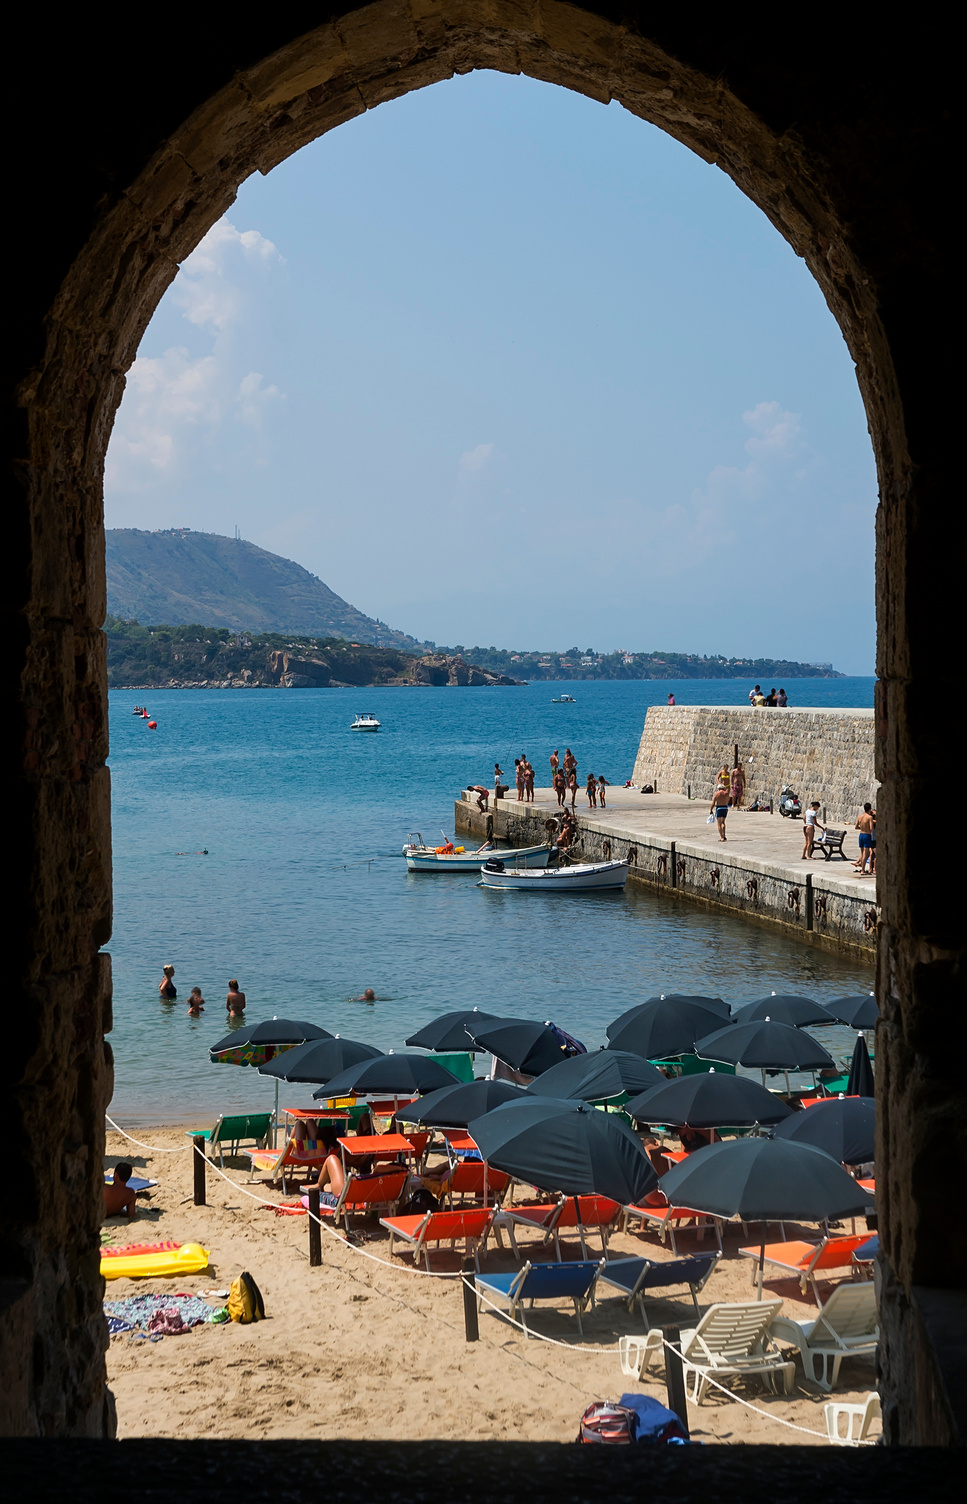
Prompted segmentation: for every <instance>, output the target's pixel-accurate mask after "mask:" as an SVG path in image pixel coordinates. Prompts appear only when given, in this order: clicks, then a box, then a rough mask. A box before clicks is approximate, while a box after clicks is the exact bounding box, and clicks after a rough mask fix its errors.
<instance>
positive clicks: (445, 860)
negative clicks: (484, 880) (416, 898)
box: [403, 830, 551, 872]
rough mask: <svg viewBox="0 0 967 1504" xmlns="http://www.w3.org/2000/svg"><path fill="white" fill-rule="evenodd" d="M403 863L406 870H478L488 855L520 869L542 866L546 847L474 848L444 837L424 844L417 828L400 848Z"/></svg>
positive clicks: (489, 844)
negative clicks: (435, 841) (435, 843)
mask: <svg viewBox="0 0 967 1504" xmlns="http://www.w3.org/2000/svg"><path fill="white" fill-rule="evenodd" d="M403 855H404V856H405V857H406V865H407V868H408V869H409V871H410V872H479V871H480V866H481V863H482V862H485V861H486V860H487V859H488V857H499V858H501V859H503V860H505V861H507V862H509V863H511V864H513V865H514V866H515V869H516V864H517V863H518V862H519V863H520V866H521V868H522V869H525V868H531V867H546V866H547V863H548V861H549V860H550V855H551V848H550V847H549V846H522V847H520V849H519V850H517V851H498V850H497V848H496V847H495V846H494V844H493V842H492V841H488V842H487V843H486V844H485V845H484V846H481V847H479V848H478V849H476V850H474V851H467V850H466V849H465V847H463V846H454V844H453V842H452V841H449V840H446V839H444V841H443V843H442V844H441V845H440V846H427V844H426V842H425V841H424V839H423V837H422V836H421V835H420V832H419V831H418V830H413V831H411V832H410V834H409V836H408V837H407V839H406V845H405V846H404V847H403Z"/></svg>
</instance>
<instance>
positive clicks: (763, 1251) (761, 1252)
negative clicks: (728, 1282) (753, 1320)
mask: <svg viewBox="0 0 967 1504" xmlns="http://www.w3.org/2000/svg"><path fill="white" fill-rule="evenodd" d="M765 1260H766V1223H765V1222H763V1224H762V1242H761V1244H760V1245H759V1271H758V1278H757V1280H756V1284H757V1285H758V1287H759V1289H758V1294H757V1295H756V1300H761V1299H762V1266H763V1264H764V1263H765Z"/></svg>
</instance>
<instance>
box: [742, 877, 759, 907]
mask: <svg viewBox="0 0 967 1504" xmlns="http://www.w3.org/2000/svg"><path fill="white" fill-rule="evenodd" d="M745 891H746V893H747V894H748V896H749V898H751V900H752V902H753V903H758V902H759V879H758V878H757V877H750V878H749V881H748V882H747V883H746V885H745Z"/></svg>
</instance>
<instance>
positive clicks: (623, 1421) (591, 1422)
mask: <svg viewBox="0 0 967 1504" xmlns="http://www.w3.org/2000/svg"><path fill="white" fill-rule="evenodd" d="M637 1430H638V1417H637V1416H636V1414H635V1412H634V1411H633V1410H630V1409H629V1408H628V1407H627V1405H611V1404H608V1403H607V1402H605V1401H603V1400H597V1401H595V1403H594V1404H593V1405H589V1406H588V1408H587V1409H586V1410H585V1412H584V1414H583V1415H582V1416H581V1424H580V1426H579V1427H578V1438H577V1439H578V1441H579V1442H590V1443H595V1442H599V1441H601V1442H610V1443H611V1444H612V1445H616V1446H630V1445H631V1443H632V1442H633V1441H636V1440H637Z"/></svg>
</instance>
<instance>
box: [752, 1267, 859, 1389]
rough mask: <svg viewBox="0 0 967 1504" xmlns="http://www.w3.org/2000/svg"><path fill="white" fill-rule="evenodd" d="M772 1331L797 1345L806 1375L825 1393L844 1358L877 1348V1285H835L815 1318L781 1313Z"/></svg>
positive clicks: (834, 1383)
mask: <svg viewBox="0 0 967 1504" xmlns="http://www.w3.org/2000/svg"><path fill="white" fill-rule="evenodd" d="M772 1335H773V1337H774V1338H775V1339H776V1341H777V1342H791V1343H793V1344H794V1346H796V1347H798V1348H799V1352H800V1355H801V1357H802V1366H803V1372H804V1373H805V1375H806V1378H807V1379H812V1381H813V1383H814V1384H818V1385H819V1387H820V1389H822V1390H824V1391H825V1393H826V1394H828V1393H829V1392H830V1390H832V1389H835V1388H836V1380H837V1379H838V1378H839V1370H840V1368H841V1366H842V1363H843V1359H844V1358H859V1357H872V1355H873V1354H874V1353H875V1352H876V1344H877V1342H878V1341H879V1340H880V1327H879V1317H878V1316H877V1313H876V1286H875V1285H871V1284H870V1283H869V1282H868V1281H865V1280H864V1282H863V1283H862V1284H854V1285H837V1287H836V1289H835V1290H834V1291H833V1293H832V1295H831V1296H830V1297H829V1299H828V1301H827V1302H826V1304H825V1306H824V1307H823V1310H822V1314H821V1315H820V1316H819V1317H817V1319H816V1320H815V1321H791V1320H790V1319H789V1318H788V1317H785V1316H782V1317H780V1318H779V1319H778V1320H777V1321H775V1322H774V1323H773V1327H772ZM817 1363H818V1364H819V1365H820V1368H819V1371H817V1367H816V1365H817Z"/></svg>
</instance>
